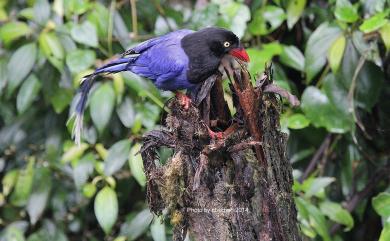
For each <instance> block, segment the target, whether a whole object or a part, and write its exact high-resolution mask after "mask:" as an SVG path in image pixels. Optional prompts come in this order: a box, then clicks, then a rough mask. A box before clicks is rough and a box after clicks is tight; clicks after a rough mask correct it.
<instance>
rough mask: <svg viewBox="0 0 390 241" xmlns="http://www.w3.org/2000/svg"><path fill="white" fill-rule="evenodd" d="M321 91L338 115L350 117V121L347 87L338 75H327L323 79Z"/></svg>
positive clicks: (345, 117)
mask: <svg viewBox="0 0 390 241" xmlns="http://www.w3.org/2000/svg"><path fill="white" fill-rule="evenodd" d="M323 91H324V92H325V94H326V96H327V97H328V99H329V101H330V103H331V104H332V106H333V108H334V109H336V110H337V111H338V112H339V115H340V116H343V119H350V120H351V122H352V113H351V111H350V101H349V100H348V89H346V88H345V87H344V86H343V84H342V80H341V79H340V78H339V76H334V75H332V74H329V75H327V76H326V77H325V78H324V80H323ZM351 124H352V123H351Z"/></svg>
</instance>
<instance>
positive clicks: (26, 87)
mask: <svg viewBox="0 0 390 241" xmlns="http://www.w3.org/2000/svg"><path fill="white" fill-rule="evenodd" d="M40 89H41V82H40V81H39V80H38V79H37V77H36V76H35V75H34V74H31V75H30V76H29V77H28V78H27V79H26V81H24V83H23V85H22V87H21V88H20V90H19V93H18V96H17V99H16V108H17V109H18V112H19V114H21V113H23V112H25V111H26V110H27V109H28V108H29V107H30V106H31V104H32V102H33V101H34V99H35V98H36V97H37V95H38V93H39V90H40Z"/></svg>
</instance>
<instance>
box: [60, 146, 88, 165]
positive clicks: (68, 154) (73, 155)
mask: <svg viewBox="0 0 390 241" xmlns="http://www.w3.org/2000/svg"><path fill="white" fill-rule="evenodd" d="M87 148H88V145H87V144H85V143H81V144H80V145H73V146H71V147H70V148H69V149H67V150H66V151H65V152H64V154H63V155H62V157H61V162H63V163H66V162H69V161H72V160H75V159H78V158H79V157H81V156H82V155H83V154H84V151H85V150H87Z"/></svg>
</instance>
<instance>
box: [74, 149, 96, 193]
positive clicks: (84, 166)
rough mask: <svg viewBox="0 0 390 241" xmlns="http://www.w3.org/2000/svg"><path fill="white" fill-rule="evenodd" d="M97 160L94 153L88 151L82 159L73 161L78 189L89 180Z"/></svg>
mask: <svg viewBox="0 0 390 241" xmlns="http://www.w3.org/2000/svg"><path fill="white" fill-rule="evenodd" d="M95 162H96V160H95V157H94V155H93V154H92V153H87V154H86V155H84V156H83V157H82V158H81V159H80V160H78V159H76V162H72V164H73V165H72V166H73V180H74V182H75V184H76V187H77V188H78V189H80V188H81V187H82V186H83V185H84V184H85V183H86V182H87V180H88V177H89V176H90V175H91V174H92V173H93V168H94V166H95Z"/></svg>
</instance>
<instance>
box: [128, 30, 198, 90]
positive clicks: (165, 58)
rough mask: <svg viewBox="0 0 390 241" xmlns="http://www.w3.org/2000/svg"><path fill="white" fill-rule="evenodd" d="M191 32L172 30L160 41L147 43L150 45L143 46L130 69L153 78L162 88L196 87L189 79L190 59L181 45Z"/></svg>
mask: <svg viewBox="0 0 390 241" xmlns="http://www.w3.org/2000/svg"><path fill="white" fill-rule="evenodd" d="M191 32H192V31H188V30H181V31H176V32H172V33H170V34H167V35H164V36H163V37H161V39H159V40H158V42H154V43H153V44H152V43H148V44H146V45H148V47H145V46H146V45H145V46H142V49H143V52H142V53H141V54H140V55H139V56H138V57H137V59H136V60H135V61H134V63H133V64H131V65H129V70H130V71H132V72H133V73H135V74H138V75H141V76H144V77H147V78H149V79H151V80H152V81H153V82H154V84H155V85H156V86H157V87H158V88H160V89H164V90H177V89H190V88H192V87H194V85H193V84H191V83H190V82H189V81H188V79H187V70H188V63H189V59H188V56H187V55H186V54H185V52H184V50H183V48H182V46H181V39H182V38H183V37H184V36H185V35H187V34H188V33H191ZM156 41H157V40H156ZM140 49H141V47H140Z"/></svg>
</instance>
